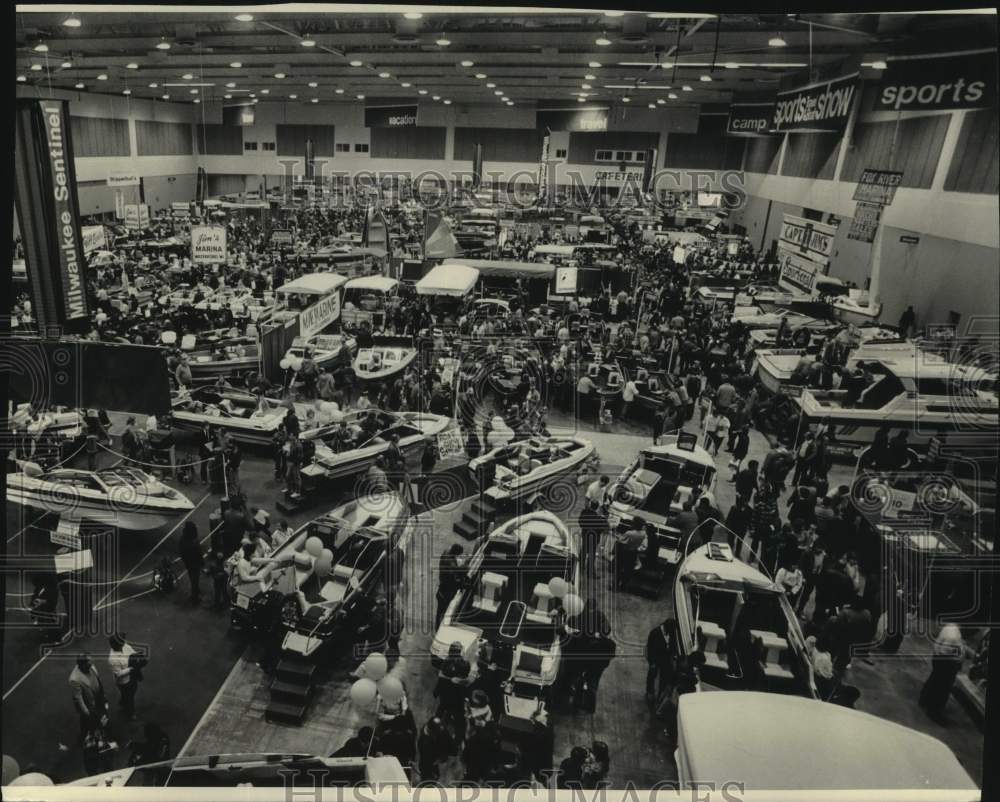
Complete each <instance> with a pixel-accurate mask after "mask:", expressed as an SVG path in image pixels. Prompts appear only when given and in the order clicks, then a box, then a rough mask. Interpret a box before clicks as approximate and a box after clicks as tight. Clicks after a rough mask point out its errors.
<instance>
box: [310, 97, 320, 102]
mask: <svg viewBox="0 0 1000 802" xmlns="http://www.w3.org/2000/svg"><path fill="white" fill-rule="evenodd" d="M309 102H310V103H319V98H318V97H314V98H311V99H310V100H309Z"/></svg>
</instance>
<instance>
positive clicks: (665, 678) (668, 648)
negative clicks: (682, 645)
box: [646, 618, 677, 709]
mask: <svg viewBox="0 0 1000 802" xmlns="http://www.w3.org/2000/svg"><path fill="white" fill-rule="evenodd" d="M676 637H677V622H676V621H675V620H674V619H673V618H665V619H663V621H662V623H660V624H659V625H658V626H655V627H653V628H652V629H651V630H650V631H649V635H648V636H647V637H646V662H647V663H648V664H649V668H648V669H647V670H646V703H647V704H648V705H650V706H651V707H654V706H655V705H656V704H657V702H658V701H659V699H661V698H662V697H663V696H664V694H665V693H668V692H669V691H670V690H671V685H672V683H673V679H674V659H675V658H676V656H677V644H676V642H675V638H676ZM654 709H655V707H654Z"/></svg>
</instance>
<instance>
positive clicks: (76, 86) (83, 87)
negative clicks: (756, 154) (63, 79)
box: [75, 84, 87, 89]
mask: <svg viewBox="0 0 1000 802" xmlns="http://www.w3.org/2000/svg"><path fill="white" fill-rule="evenodd" d="M86 86H87V85H86V84H76V85H75V88H76V89H85V88H86Z"/></svg>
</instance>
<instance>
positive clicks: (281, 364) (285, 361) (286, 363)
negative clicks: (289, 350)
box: [278, 357, 292, 370]
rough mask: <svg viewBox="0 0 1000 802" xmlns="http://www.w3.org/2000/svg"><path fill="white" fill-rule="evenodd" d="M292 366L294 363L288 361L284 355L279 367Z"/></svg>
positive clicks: (283, 368) (286, 368)
mask: <svg viewBox="0 0 1000 802" xmlns="http://www.w3.org/2000/svg"><path fill="white" fill-rule="evenodd" d="M291 366H292V363H291V362H289V361H288V359H287V358H286V357H282V358H281V360H280V361H279V362H278V367H279V368H281V369H282V370H288V369H289V368H290V367H291Z"/></svg>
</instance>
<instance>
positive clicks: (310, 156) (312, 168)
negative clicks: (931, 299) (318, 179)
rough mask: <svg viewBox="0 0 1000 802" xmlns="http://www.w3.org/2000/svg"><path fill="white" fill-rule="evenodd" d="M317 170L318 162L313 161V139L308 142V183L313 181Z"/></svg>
mask: <svg viewBox="0 0 1000 802" xmlns="http://www.w3.org/2000/svg"><path fill="white" fill-rule="evenodd" d="M315 169H316V162H315V161H314V159H313V141H312V140H311V139H307V140H306V170H305V174H306V181H312V180H313V175H314V171H315Z"/></svg>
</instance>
